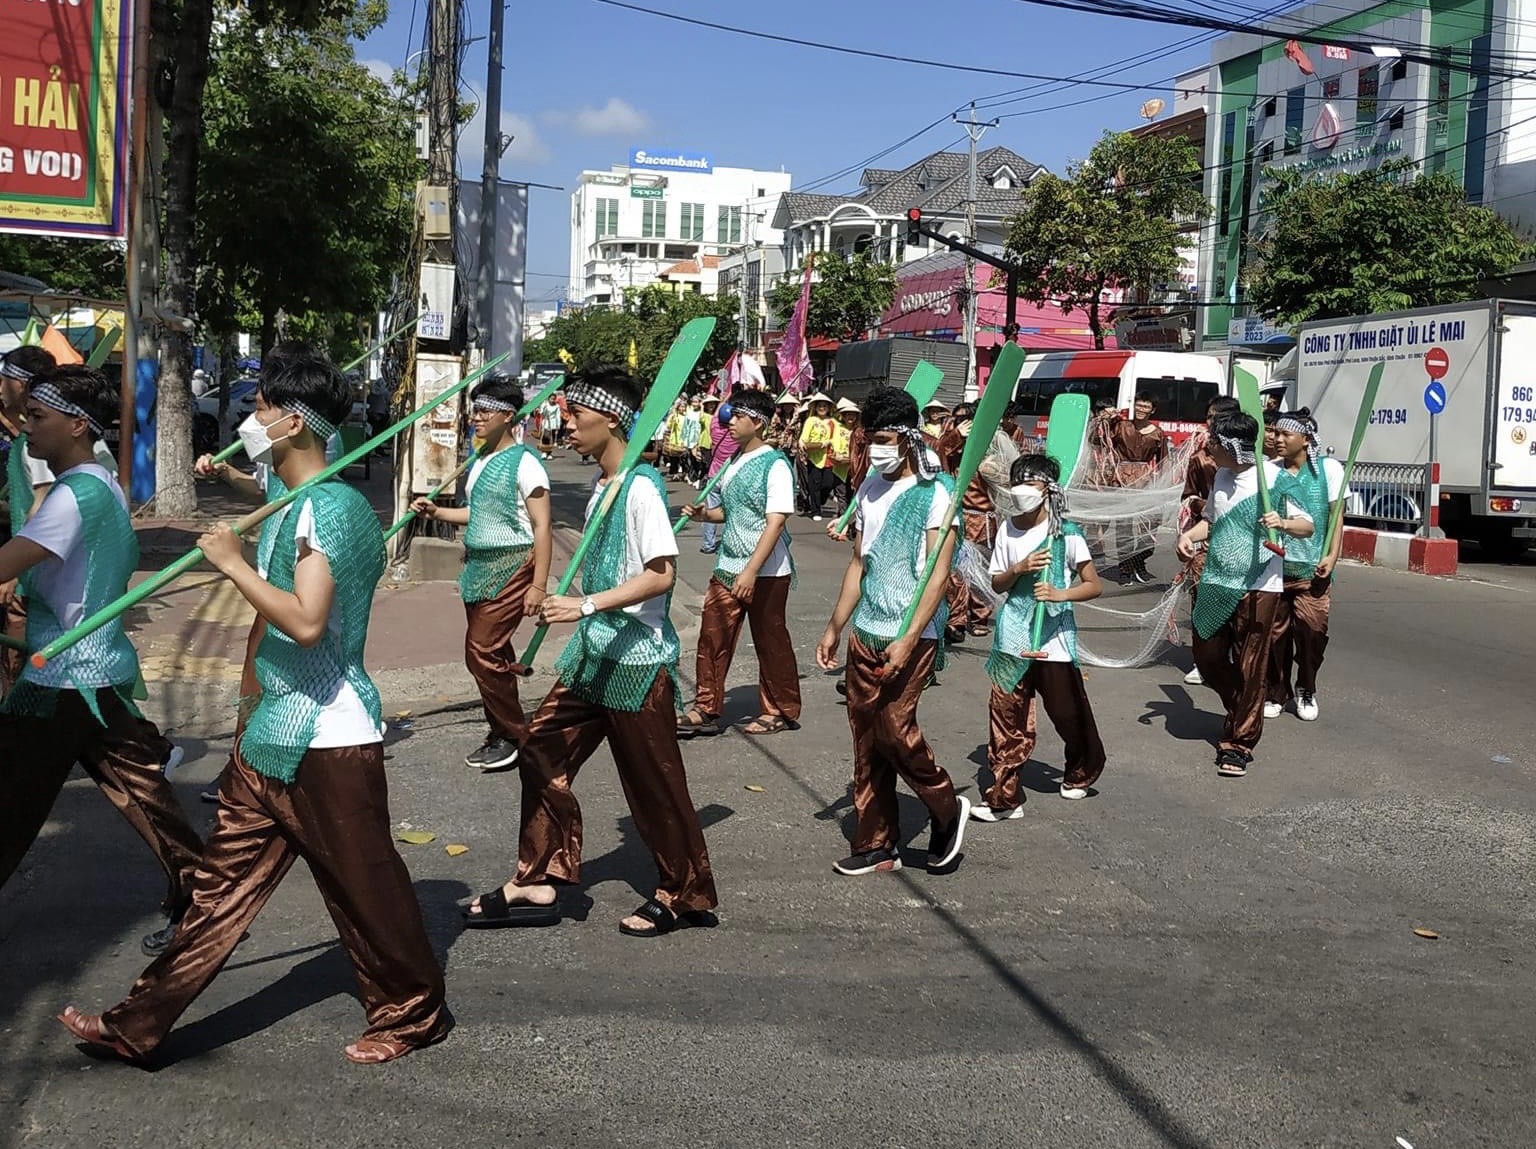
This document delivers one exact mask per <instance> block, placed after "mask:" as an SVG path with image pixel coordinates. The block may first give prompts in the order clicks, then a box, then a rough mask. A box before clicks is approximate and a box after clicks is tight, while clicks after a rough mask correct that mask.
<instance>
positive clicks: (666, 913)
mask: <svg viewBox="0 0 1536 1149" xmlns="http://www.w3.org/2000/svg"><path fill="white" fill-rule="evenodd" d="M633 916H634V917H637V918H645V919H647V920H649V921H650V922H652V923H654V926H655V928H654V929H649V930H637V929H636V928H635V927H634V926H629V925H625V924H624V923H623V922H620V923H619V933H621V934H628V935H629V936H630V937H632V938H659V937H661V936H662V935H663V934H670V933H671V932H672V931H673V930H680V929H686V928H689V927H697V928H708V927H710V926H715V925H718V924H719V919H718V918H716V917H715V915H714V914H712V913H710V912H709V911H708V910H684V911H683V912H682V913H681V914H675V913H673V912H672V911H671V910H669V909H667V907H666V906H664V905H662V904H661V903H660V902H658V901H657V900H656V899H655V898H646V899H645V902H644V904H643V905H641V906H640V908H639V909H637V910H636V911H635V912H634V915H633Z"/></svg>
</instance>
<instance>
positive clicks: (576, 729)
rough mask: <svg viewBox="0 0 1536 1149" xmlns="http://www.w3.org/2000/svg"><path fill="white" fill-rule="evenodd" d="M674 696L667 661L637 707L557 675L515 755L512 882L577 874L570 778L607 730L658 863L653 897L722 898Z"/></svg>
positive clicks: (692, 904) (575, 806) (667, 901)
mask: <svg viewBox="0 0 1536 1149" xmlns="http://www.w3.org/2000/svg"><path fill="white" fill-rule="evenodd" d="M675 698H676V692H675V691H674V689H673V687H672V679H671V677H670V676H669V675H668V674H667V672H666V670H665V669H663V670H661V671H659V672H658V673H657V675H656V681H655V683H653V684H652V686H651V692H650V694H648V695H647V696H646V699H645V702H644V704H643V705H642V706H641V707H640V709H639V710H638V711H636V712H634V713H631V712H629V711H623V710H608V709H606V708H604V707H602V706H598V705H597V704H596V703H593V702H588V701H587V700H586V699H585V698H582V697H581V696H580V695H578V694H575V693H574V692H572V691H571V690H569V689H568V688H567V687H566V686H565V684H564V683H561V682H557V683H555V685H554V688H553V689H552V690H550V692H549V694H548V695H547V696H546V697H545V699H544V702H543V703H542V704H541V705H540V706H539V708H538V710H536V711H535V712H534V715H533V718H532V719H531V720H530V721H529V723H528V741H527V742H525V743H524V744H523V753H522V757H521V758H520V759H519V760H518V770H519V773H520V774H521V776H522V783H523V808H522V830H521V833H520V834H519V836H518V843H517V874H516V876H515V877H514V878H513V879H512V880H513V882H515V883H516V884H517V885H519V886H536V885H543V884H544V883H546V882H577V881H580V879H581V806H580V804H579V803H578V802H577V801H576V795H575V794H573V793H572V792H571V784H572V783H573V782H574V781H575V780H576V774H577V771H579V770H580V769H581V767H582V765H583V764H584V763H585V762H586V760H587V759H588V758H590V757H592V755H593V753H594V752H595V751H596V750H597V748H598V746H600V745H601V744H602V741H603V739H604V738H606V739H608V749H609V750H610V751H611V752H612V754H613V761H614V765H615V766H617V767H618V771H619V785H620V786H622V787H623V789H624V800H625V801H626V802H628V803H629V812H630V815H631V816H632V817H633V818H634V822H635V832H636V833H637V834H639V835H640V840H641V841H642V842H644V843H645V846H646V848H647V849H648V850H650V852H651V858H652V859H653V860H654V861H655V863H656V875H657V877H656V894H655V897H656V900H657V901H658V902H660V903H661V904H662V905H664V906H666V907H667V908H668V909H669V910H672V911H674V912H676V913H681V912H684V911H687V910H710V909H714V907H715V906H716V905H718V904H719V899H718V898H717V897H716V895H715V878H714V873H713V871H712V870H711V869H710V865H709V851H708V850H707V849H706V848H705V845H704V829H703V827H702V826H701V825H700V824H699V815H698V811H697V810H695V809H694V805H693V798H692V797H691V796H690V795H689V793H688V777H687V774H686V773H685V771H684V769H683V755H682V751H680V750H679V749H678V746H677V710H676V703H675Z"/></svg>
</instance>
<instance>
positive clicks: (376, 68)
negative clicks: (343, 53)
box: [358, 60, 395, 84]
mask: <svg viewBox="0 0 1536 1149" xmlns="http://www.w3.org/2000/svg"><path fill="white" fill-rule="evenodd" d="M358 63H359V64H361V65H362V66H363V67H365V68H367V69H368V71H370V72H372V73H373V74H374V75H375V76H377V77H378V78H379V79H381V80H383V81H384V82H385V83H386V84H393V83H394V82H395V66H394V65H393V64H391V63H390V62H389V61H388V60H359V61H358Z"/></svg>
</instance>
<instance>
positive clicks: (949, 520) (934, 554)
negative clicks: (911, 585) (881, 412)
mask: <svg viewBox="0 0 1536 1149" xmlns="http://www.w3.org/2000/svg"><path fill="white" fill-rule="evenodd" d="M1023 370H1024V349H1023V348H1022V347H1020V346H1019V345H1018V344H1017V343H1009V344H1006V345H1004V347H1003V349H1002V350H1001V351H1000V352H998V355H997V361H996V363H994V364H993V366H992V375H991V378H990V379H989V380H988V381H987V389H986V390H985V391H984V392H982V395H981V402H979V403H977V404H976V417H975V418H974V419H973V420H972V421H971V433H970V435H969V436H968V437H967V438H966V440H965V450H964V451H962V452H961V453H960V465H959V466H958V467H957V468H955V493H954V494H953V495H952V496H950V500H949V509H948V510H947V511H946V512H945V514H944V523H945V527H944V530H942V531H940V532H939V541H938V543H937V544H936V545H935V546H934V547H933V548H932V549H930V550H929V552H928V561H927V562H926V563H925V564H924V565H923V575H922V577H921V578H920V579H918V582H917V590H916V591H915V592H913V595H912V601H911V603H909V604H908V606H907V612H906V614H904V615H903V616H902V619H901V629H900V630H899V631H898V632H897V635H898V637H900V636H901V635H904V634H906V633H907V631H908V630H910V629H911V628H912V620H913V619H914V618H916V617H917V608H918V606H919V605H920V604H921V603H922V601H923V595H924V594H925V593H926V592H927V590H928V583H929V582H930V581H932V579H933V572H934V570H935V569H936V568H937V567H938V565H939V553H940V552H941V551H942V550H943V549H944V536H945V534H947V533H948V532H949V531H952V530H954V529H955V518H956V516H957V515H958V514H959V513H960V500H961V499H963V498H964V497H965V490H966V488H967V487H969V486H970V485H971V480H972V479H974V478H975V477H976V471H977V470H978V469H979V468H980V467H981V463H982V460H983V459H985V458H986V456H987V451H988V450H990V449H991V447H992V436H993V435H995V434H997V428H998V426H999V425H1000V424H1001V423H1002V421H1003V413H1004V412H1005V411H1007V410H1008V404H1009V403H1010V402H1011V401H1012V399H1013V389H1014V387H1015V386H1016V385H1017V384H1018V382H1019V373H1020V372H1021V371H1023ZM919 410H921V404H919Z"/></svg>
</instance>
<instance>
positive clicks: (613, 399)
mask: <svg viewBox="0 0 1536 1149" xmlns="http://www.w3.org/2000/svg"><path fill="white" fill-rule="evenodd" d="M562 390H563V391H564V392H565V401H566V402H567V403H574V404H575V405H576V406H578V407H585V408H586V409H587V410H589V411H597V412H600V413H601V414H604V415H611V416H613V418H615V419H617V420H618V421H619V427H620V429H621V430H622V431H623V432H624V436H625V438H628V437H629V434H630V432H632V431H633V430H634V429H635V416H636V415H637V414H638V412H637V411H636V410H635V409H634V408H633V407H631V406H630V405H629V404H628V403H626V402H625V401H624V400H623V399H621V398H619V397H618V396H617V395H614V394H613V393H612V392H609V391H604V390H603V389H602V388H601V387H597V386H595V385H593V384H591V383H587V382H585V381H583V380H577V381H576V382H574V383H567V384H566V385H565V386H564V388H562Z"/></svg>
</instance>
